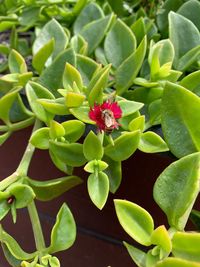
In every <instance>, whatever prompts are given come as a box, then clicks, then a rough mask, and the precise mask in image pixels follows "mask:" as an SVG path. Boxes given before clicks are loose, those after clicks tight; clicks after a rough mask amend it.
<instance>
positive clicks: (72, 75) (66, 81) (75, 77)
mask: <svg viewBox="0 0 200 267" xmlns="http://www.w3.org/2000/svg"><path fill="white" fill-rule="evenodd" d="M74 82H75V83H76V85H77V86H78V89H79V90H80V91H82V87H83V82H82V78H81V75H80V73H79V71H78V70H77V69H76V68H74V67H73V66H72V65H70V64H69V63H67V64H66V65H65V70H64V73H63V85H64V88H66V89H67V88H69V87H71V88H73V86H74Z"/></svg>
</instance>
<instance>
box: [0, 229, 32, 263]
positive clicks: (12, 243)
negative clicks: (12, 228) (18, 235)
mask: <svg viewBox="0 0 200 267" xmlns="http://www.w3.org/2000/svg"><path fill="white" fill-rule="evenodd" d="M0 242H1V243H3V244H5V245H6V246H7V249H8V250H9V252H10V253H11V255H13V257H15V258H16V259H19V260H30V259H33V258H34V257H35V256H36V253H37V252H35V253H26V252H25V251H23V250H22V249H21V247H20V246H19V244H18V243H17V241H16V240H15V239H14V238H13V237H12V236H10V235H9V234H8V233H6V232H5V231H4V230H3V228H2V226H0Z"/></svg>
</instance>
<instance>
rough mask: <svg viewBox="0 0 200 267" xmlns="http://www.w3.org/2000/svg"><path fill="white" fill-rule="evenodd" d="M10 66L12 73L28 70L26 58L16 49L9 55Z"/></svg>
mask: <svg viewBox="0 0 200 267" xmlns="http://www.w3.org/2000/svg"><path fill="white" fill-rule="evenodd" d="M8 66H9V69H10V72H11V73H25V72H27V66H26V62H25V60H24V58H23V57H22V56H21V55H20V54H19V53H18V52H17V51H16V50H14V49H13V50H12V51H11V53H10V55H9V57H8Z"/></svg>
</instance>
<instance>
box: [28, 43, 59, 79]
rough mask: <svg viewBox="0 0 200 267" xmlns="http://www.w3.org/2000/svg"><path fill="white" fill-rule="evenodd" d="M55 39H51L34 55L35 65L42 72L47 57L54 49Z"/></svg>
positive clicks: (33, 61)
mask: <svg viewBox="0 0 200 267" xmlns="http://www.w3.org/2000/svg"><path fill="white" fill-rule="evenodd" d="M54 45H55V40H54V39H51V40H49V41H47V43H46V44H44V45H43V46H42V47H41V48H40V49H39V50H38V51H37V53H36V54H35V55H34V56H33V60H32V64H33V67H34V68H35V69H36V70H37V72H38V73H39V74H41V72H42V70H43V68H44V66H45V63H46V61H47V59H48V58H49V57H50V56H51V54H52V53H53V50H54Z"/></svg>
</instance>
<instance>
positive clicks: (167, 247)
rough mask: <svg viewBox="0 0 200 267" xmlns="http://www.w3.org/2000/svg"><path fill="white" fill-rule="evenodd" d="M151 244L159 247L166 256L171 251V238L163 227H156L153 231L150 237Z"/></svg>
mask: <svg viewBox="0 0 200 267" xmlns="http://www.w3.org/2000/svg"><path fill="white" fill-rule="evenodd" d="M151 242H152V244H154V245H157V246H159V247H161V248H162V249H163V250H164V251H165V252H166V253H167V255H169V253H170V252H171V250H172V243H171V238H170V236H169V233H168V232H167V229H166V228H165V226H164V225H161V226H159V227H157V228H156V229H155V230H154V231H153V233H152V235H151ZM167 255H166V256H167Z"/></svg>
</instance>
